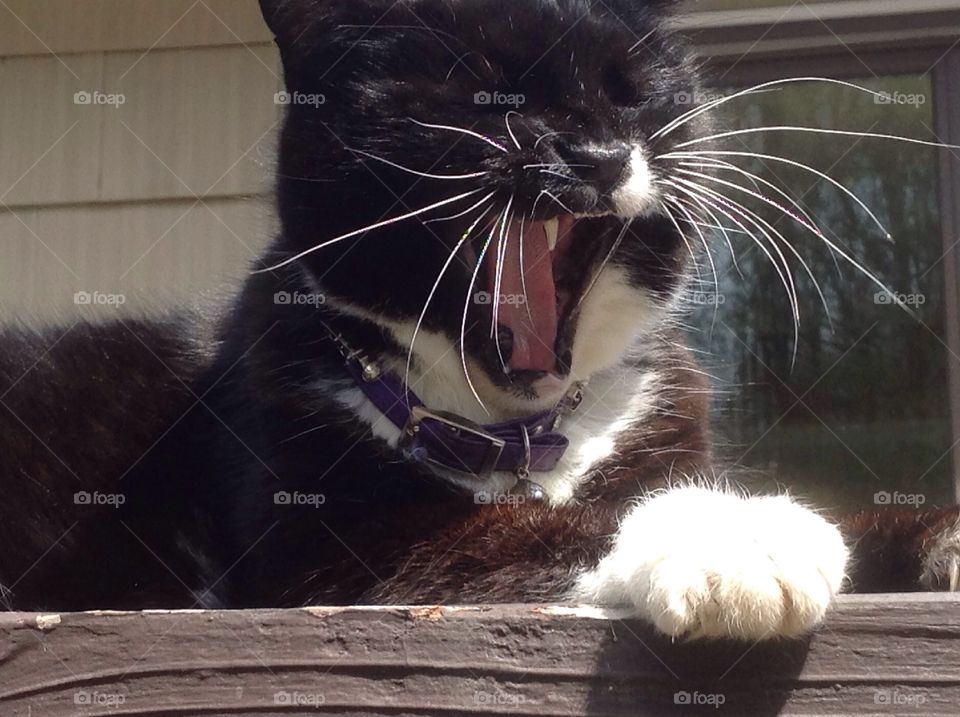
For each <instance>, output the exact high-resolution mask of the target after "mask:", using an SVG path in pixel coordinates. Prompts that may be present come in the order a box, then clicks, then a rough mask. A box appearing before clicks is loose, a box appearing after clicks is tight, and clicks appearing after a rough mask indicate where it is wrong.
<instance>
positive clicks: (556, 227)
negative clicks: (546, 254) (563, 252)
mask: <svg viewBox="0 0 960 717" xmlns="http://www.w3.org/2000/svg"><path fill="white" fill-rule="evenodd" d="M543 232H544V234H546V235H547V246H548V247H550V251H553V250H554V249H556V248H557V238H558V237H559V236H560V220H559V219H550V220H549V221H546V222H544V223H543Z"/></svg>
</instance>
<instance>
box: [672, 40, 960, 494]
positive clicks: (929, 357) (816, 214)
mask: <svg viewBox="0 0 960 717" xmlns="http://www.w3.org/2000/svg"><path fill="white" fill-rule="evenodd" d="M823 32H824V33H825V32H826V30H823ZM834 42H835V44H840V41H839V40H837V39H836V38H834ZM945 50H946V48H931V50H930V52H926V53H916V54H915V55H914V56H910V55H908V54H905V53H900V54H899V55H896V56H892V55H891V54H890V53H886V54H884V55H883V56H880V55H873V54H872V53H869V52H860V53H857V52H855V50H854V49H853V48H843V47H841V49H840V53H839V54H837V53H834V54H833V55H830V56H823V55H815V54H811V56H810V58H809V62H807V61H805V59H806V58H804V57H802V56H798V55H797V53H796V52H795V51H794V52H791V54H790V56H789V57H786V56H781V57H779V58H777V59H776V60H775V61H771V60H770V58H765V59H763V60H762V61H757V60H755V59H753V58H752V57H751V56H750V55H748V56H747V57H746V58H743V57H739V56H737V55H736V54H731V55H730V57H728V58H725V59H724V61H723V62H719V63H715V68H716V72H715V73H714V77H715V79H716V81H717V84H716V86H717V87H718V88H720V87H722V88H723V93H724V94H729V92H730V89H731V86H734V87H733V89H736V87H746V86H751V85H753V84H756V83H759V82H763V81H765V80H772V79H779V78H782V77H788V76H796V77H800V76H805V75H817V76H828V77H835V78H842V79H844V80H847V81H850V82H854V83H856V84H859V85H864V86H867V87H869V88H871V89H873V90H877V91H879V92H882V93H884V94H883V98H882V99H877V98H875V97H874V96H872V95H868V94H865V93H861V92H857V91H856V90H852V89H845V88H842V87H838V86H836V85H830V84H826V83H800V84H791V85H784V86H782V87H779V88H777V89H776V91H771V92H765V93H762V94H753V95H749V96H745V97H742V98H740V99H738V100H735V101H733V102H730V103H728V104H726V105H725V106H724V107H723V108H722V109H721V110H719V111H718V112H716V113H714V114H715V116H716V122H717V125H718V128H719V129H718V131H720V132H727V131H733V130H738V129H742V128H750V127H760V126H807V127H818V128H829V129H839V130H852V131H863V132H874V133H883V134H893V135H902V136H906V137H914V138H918V139H924V140H929V141H943V142H949V141H951V135H952V131H951V126H950V123H951V121H955V118H951V114H952V112H953V111H954V110H953V109H951V108H957V105H958V102H957V99H956V95H955V93H956V87H957V84H951V80H952V79H955V78H954V74H953V73H955V72H956V71H957V67H958V66H960V63H958V62H957V60H956V58H955V57H954V56H953V54H952V53H947V52H945ZM931 58H932V59H931ZM938 58H942V59H938ZM957 109H960V108H957ZM955 141H956V138H955V137H954V142H955ZM690 149H691V150H694V149H709V150H714V151H717V150H722V151H729V152H742V153H754V154H763V155H769V156H771V157H773V156H779V157H784V158H787V159H789V160H792V161H795V162H799V163H803V164H808V165H809V166H810V167H812V168H814V169H815V170H817V171H820V172H823V173H826V174H829V175H830V176H832V177H833V178H835V179H836V180H837V181H838V182H840V183H841V184H842V185H843V186H845V187H847V188H849V189H850V190H852V191H853V192H854V193H855V194H856V195H858V196H859V197H860V198H861V199H862V200H863V202H864V203H865V204H866V205H867V207H869V208H870V209H871V210H872V211H873V212H874V213H875V215H876V218H877V219H878V220H879V222H880V223H882V224H883V225H885V226H886V228H887V229H888V230H889V231H890V233H891V235H892V236H893V237H894V239H895V241H894V242H890V241H887V240H886V239H885V237H884V235H883V232H882V231H881V230H880V229H879V228H878V227H877V225H876V224H875V223H874V222H873V220H872V219H871V218H870V216H869V215H868V214H867V212H865V211H864V210H863V209H862V208H860V207H858V206H857V203H856V202H855V201H854V200H852V199H850V198H849V197H847V196H845V194H844V193H843V192H842V190H840V189H838V188H836V187H835V186H832V185H831V184H830V183H829V182H828V181H826V180H823V179H822V178H820V177H818V176H817V175H816V174H814V173H812V172H810V171H806V170H803V169H801V168H799V167H796V166H791V165H789V164H787V163H785V162H777V161H775V160H770V159H758V158H748V157H745V156H738V155H712V156H704V157H702V158H700V159H697V160H692V161H702V162H705V163H707V164H709V163H711V162H713V163H715V162H716V160H717V159H723V160H726V161H730V162H733V163H735V164H736V165H738V166H739V167H741V168H742V169H744V170H746V171H748V172H752V173H755V174H756V175H757V176H759V177H760V178H762V179H763V180H766V181H769V182H772V183H774V184H776V185H778V186H779V187H781V188H782V189H783V190H785V191H787V192H788V193H789V194H790V195H791V196H792V197H793V199H795V200H796V201H797V202H798V203H799V204H800V206H801V207H802V208H803V210H804V211H805V212H806V213H807V214H808V215H809V216H810V217H811V218H813V219H814V220H816V222H817V224H818V225H819V226H820V227H821V228H822V229H823V230H824V232H825V234H826V236H827V239H829V240H830V241H832V242H834V243H835V244H836V245H837V246H838V247H840V248H841V249H842V250H843V251H845V252H846V253H848V255H849V256H850V257H851V259H852V260H854V261H856V262H858V263H859V264H860V265H861V266H862V267H863V268H864V269H865V270H867V271H869V272H871V273H872V274H874V275H875V276H876V277H877V278H878V279H879V280H880V281H881V282H882V283H883V285H885V286H887V287H889V288H890V290H891V291H893V292H894V293H896V294H897V296H898V297H899V298H900V299H901V300H903V301H904V302H905V303H906V304H907V306H908V308H909V309H910V310H911V311H912V312H913V316H911V315H910V314H909V313H908V312H907V311H904V310H903V309H902V308H901V307H899V306H897V305H896V304H894V303H893V302H892V301H891V300H890V299H889V296H888V295H887V294H886V293H885V292H883V291H882V289H881V288H880V286H878V285H877V284H876V283H875V282H873V281H872V280H871V279H869V278H868V277H866V276H865V275H864V273H863V272H861V271H858V270H857V269H856V268H855V267H854V266H853V264H852V262H851V261H847V260H845V259H844V258H842V257H841V256H839V254H838V253H836V252H832V251H831V250H830V249H829V247H828V246H827V245H826V244H825V242H824V241H823V240H821V239H819V238H817V237H816V236H815V235H814V234H813V233H811V232H809V231H807V230H806V229H804V228H803V227H802V226H800V225H799V224H798V223H797V222H795V221H792V220H790V219H789V218H787V217H784V216H783V214H782V213H781V212H778V211H777V210H775V209H773V208H772V207H770V206H769V205H766V204H764V203H763V202H761V201H759V200H757V199H755V198H754V197H752V196H751V195H750V194H748V193H747V192H743V191H740V190H736V189H733V188H732V187H730V186H729V185H723V184H720V183H718V182H716V181H713V182H710V181H708V180H705V179H702V178H698V177H696V176H695V175H688V178H689V179H691V180H695V181H698V182H701V183H704V184H706V185H707V186H708V187H712V188H713V190H714V191H722V193H723V194H725V195H726V196H727V197H729V198H730V199H734V200H736V201H738V202H741V203H743V204H744V205H745V206H747V207H748V208H750V209H751V210H753V211H756V212H757V213H758V214H760V215H761V216H762V217H763V218H764V219H766V220H767V221H769V222H770V224H772V225H773V226H774V227H776V229H777V230H778V231H780V232H782V234H783V236H784V238H785V239H786V240H787V241H788V242H789V244H790V246H791V247H793V250H795V251H796V253H797V255H798V256H793V255H792V253H791V250H790V249H788V248H786V246H784V245H783V244H781V246H780V251H781V252H782V253H783V254H784V255H785V256H787V257H788V260H789V264H790V266H791V274H792V277H793V281H794V282H795V285H796V291H797V294H798V296H799V302H798V308H799V312H800V327H799V329H798V335H797V339H796V341H795V336H794V326H793V319H792V309H791V306H790V301H789V299H788V293H787V291H786V289H785V287H784V284H783V277H782V276H781V273H782V272H783V270H782V269H780V270H779V271H778V270H777V269H776V268H775V267H774V266H773V263H772V262H771V260H770V259H769V257H768V256H766V255H765V252H764V249H763V248H761V247H759V246H758V245H757V244H756V243H754V242H752V241H751V240H749V239H748V238H746V237H745V236H743V235H742V234H740V235H738V234H737V233H735V232H732V233H730V235H729V236H730V239H731V243H732V244H733V247H734V250H735V253H736V256H737V262H736V264H734V262H733V261H732V259H731V257H730V253H729V251H727V249H726V239H725V237H724V236H723V235H721V234H720V233H719V232H715V231H714V232H713V234H712V236H710V241H711V244H712V246H713V248H714V251H713V255H714V261H715V264H716V273H717V277H718V280H717V282H718V283H717V286H716V288H714V276H713V272H712V270H711V267H710V266H709V264H708V263H707V262H706V261H705V260H702V261H701V262H700V281H699V283H698V286H697V287H695V288H694V290H693V291H692V292H691V294H690V298H691V301H693V302H695V303H696V304H698V306H697V307H696V312H695V317H696V321H695V325H696V331H694V335H695V341H696V342H697V343H698V344H699V346H700V347H701V348H703V349H705V350H707V351H709V353H710V356H709V358H707V360H706V365H707V368H708V370H709V371H710V372H711V374H713V375H714V376H715V377H716V380H715V384H716V386H717V387H718V389H719V392H718V396H719V398H718V400H717V405H716V413H715V426H716V430H717V433H718V436H717V438H718V444H719V446H720V452H721V453H722V454H723V455H724V456H725V457H726V458H727V459H729V460H730V461H732V462H734V463H736V464H737V465H739V466H740V467H743V468H746V469H748V472H751V473H752V472H753V471H752V470H751V469H756V478H757V480H759V481H761V482H763V481H769V482H773V483H777V484H781V485H789V486H791V487H792V489H793V490H794V491H795V492H797V493H800V494H801V495H804V496H808V497H811V498H813V499H814V500H816V501H818V502H820V503H822V504H825V505H834V506H839V507H844V508H847V509H863V508H869V507H871V506H872V505H874V504H880V505H883V504H899V505H902V506H903V507H912V506H914V505H926V506H931V505H935V504H943V503H948V502H953V501H954V499H955V498H954V496H955V488H954V486H955V477H956V476H957V474H958V472H960V466H958V462H957V446H958V445H960V442H958V440H957V439H958V438H960V435H957V429H956V426H957V424H958V418H960V400H958V397H957V389H956V386H957V378H958V372H960V350H958V347H957V340H958V339H957V327H958V306H957V299H956V291H955V287H956V284H955V281H956V276H957V255H956V251H954V250H953V243H954V242H956V241H957V236H955V235H956V230H955V229H953V227H954V226H955V217H954V216H953V214H952V212H953V211H955V209H956V207H955V204H954V202H953V201H950V200H944V199H942V197H943V196H949V195H950V194H951V192H952V191H953V189H954V188H953V186H952V177H951V175H950V172H949V171H948V170H949V169H950V167H951V166H952V165H951V162H953V161H955V160H954V158H953V157H951V155H950V153H949V152H948V151H947V150H938V149H934V148H930V147H924V146H919V145H909V144H904V143H896V142H892V141H888V140H880V139H867V138H858V137H851V136H829V135H826V134H808V133H800V132H786V131H784V132H763V133H756V134H744V135H740V136H733V137H728V138H726V139H723V140H722V141H720V142H718V143H716V144H712V145H709V146H708V145H707V144H704V145H702V147H698V146H693V147H690ZM958 154H960V153H958ZM688 169H690V170H691V171H702V169H703V168H701V167H694V166H690V167H688ZM954 171H956V168H955V167H954ZM717 176H718V177H720V178H722V179H723V180H724V181H727V182H731V183H734V184H740V185H741V186H743V187H745V188H746V189H747V190H749V191H751V192H762V193H764V194H766V195H768V196H770V197H771V198H772V199H774V200H775V201H776V202H777V203H778V204H781V205H785V204H786V201H787V200H786V199H784V198H783V196H781V195H778V194H777V193H776V192H775V191H774V190H773V189H771V188H770V186H769V185H766V184H764V183H762V182H758V183H757V184H755V185H754V184H752V183H751V182H750V180H749V179H747V178H746V177H745V176H744V175H738V174H737V173H736V172H735V171H733V170H720V171H719V172H718V173H717ZM740 218H741V220H742V217H740ZM726 224H727V226H728V227H730V228H734V227H735V225H734V224H732V223H730V222H729V221H727V222H726ZM706 231H709V230H706ZM763 243H764V244H765V247H766V251H767V252H769V253H770V254H771V255H773V256H774V257H777V253H776V251H775V250H774V249H773V248H772V247H771V246H770V244H769V242H767V241H765V242H763ZM778 261H779V260H778ZM803 263H806V264H807V266H808V267H809V269H810V274H812V276H813V278H811V276H810V275H808V273H807V271H806V269H805V268H804V266H803ZM741 275H742V276H741ZM814 279H815V280H816V284H815V282H814ZM818 286H819V289H818ZM820 293H822V299H821V296H820ZM794 351H795V356H794ZM951 381H953V383H952V386H953V390H952V392H951Z"/></svg>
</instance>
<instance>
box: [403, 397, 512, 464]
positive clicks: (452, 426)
mask: <svg viewBox="0 0 960 717" xmlns="http://www.w3.org/2000/svg"><path fill="white" fill-rule="evenodd" d="M424 421H435V422H437V423H438V424H440V426H441V430H450V431H453V432H454V433H457V434H461V433H466V434H468V435H470V436H474V437H476V438H479V439H481V440H483V441H486V442H487V443H488V444H489V445H488V447H487V449H486V451H485V453H484V455H483V457H482V459H481V461H480V465H479V466H478V467H477V468H476V469H472V468H471V467H470V466H466V465H464V466H463V470H460V469H458V468H454V467H453V466H450V465H449V464H447V463H442V462H440V461H437V460H434V459H431V458H429V457H425V458H423V460H424V461H426V462H427V463H431V464H433V465H435V466H438V467H440V468H443V469H445V470H451V471H454V472H455V473H462V474H465V475H469V476H473V477H475V478H479V479H480V480H489V479H490V478H492V477H493V474H494V472H495V471H496V470H497V465H498V463H499V462H500V457H501V456H502V455H503V450H504V448H506V446H507V442H506V441H505V440H504V439H502V438H497V436H494V435H493V434H492V433H489V432H488V431H486V430H484V428H483V426H481V425H479V424H477V423H474V422H473V421H470V420H468V419H466V418H463V417H462V416H457V415H455V414H452V413H447V412H446V411H431V410H430V409H428V408H425V407H424V406H414V407H413V408H412V409H411V411H410V417H409V418H408V419H407V423H406V425H405V426H404V427H403V433H402V434H401V436H400V444H399V445H400V448H401V449H403V450H411V449H414V448H416V444H417V442H418V441H417V439H418V437H419V435H418V434H420V433H421V431H423V430H425V429H424V426H423V422H424Z"/></svg>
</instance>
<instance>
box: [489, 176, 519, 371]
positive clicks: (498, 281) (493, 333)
mask: <svg viewBox="0 0 960 717" xmlns="http://www.w3.org/2000/svg"><path fill="white" fill-rule="evenodd" d="M513 199H514V198H513V195H511V196H510V199H509V201H508V202H507V208H506V209H505V210H504V212H503V221H502V222H501V223H500V229H499V232H498V234H497V254H496V261H495V262H494V281H493V296H492V297H491V301H492V304H491V306H492V308H493V312H492V317H491V320H490V338H491V339H495V338H496V337H497V328H498V325H499V319H500V300H499V297H500V287H501V286H502V282H503V264H504V258H505V257H506V254H507V240H508V228H509V226H510V221H511V218H512V214H511V211H510V210H511V209H512V207H513ZM496 344H497V353H498V354H500V342H499V341H496ZM500 363H501V364H505V362H504V360H503V356H502V355H501V356H500ZM504 368H506V366H504Z"/></svg>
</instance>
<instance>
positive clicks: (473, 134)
mask: <svg viewBox="0 0 960 717" xmlns="http://www.w3.org/2000/svg"><path fill="white" fill-rule="evenodd" d="M407 119H409V120H410V121H411V122H413V123H414V124H418V125H420V126H421V127H427V128H429V129H445V130H448V131H450V132H460V133H462V134H465V135H467V136H468V137H473V138H474V139H479V140H480V141H481V142H486V143H487V144H489V145H491V146H492V147H496V148H497V149H499V150H500V151H501V152H503V153H504V154H510V150H509V149H507V148H506V147H504V146H503V145H502V144H500V143H499V142H495V141H493V140H492V139H490V138H489V137H487V136H486V135H482V134H480V133H479V132H474V131H473V130H472V129H464V128H463V127H451V126H449V125H444V124H430V123H429V122H421V121H420V120H415V119H413V117H408V118H407Z"/></svg>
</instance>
